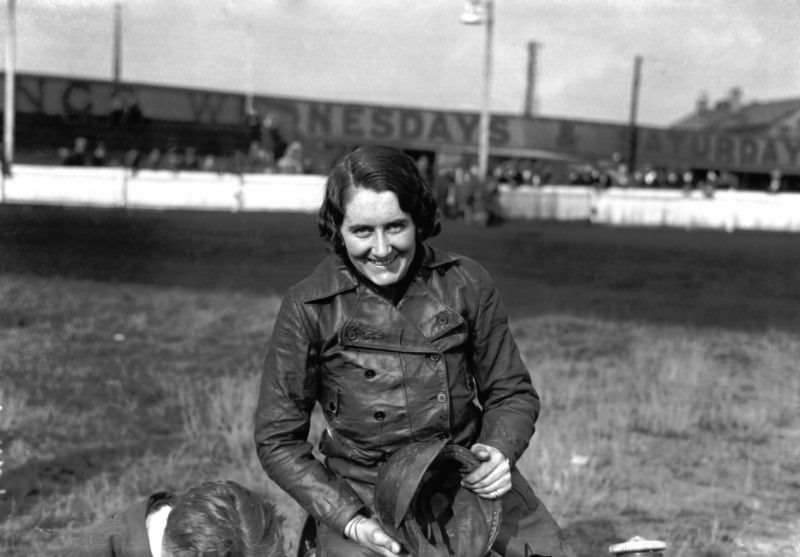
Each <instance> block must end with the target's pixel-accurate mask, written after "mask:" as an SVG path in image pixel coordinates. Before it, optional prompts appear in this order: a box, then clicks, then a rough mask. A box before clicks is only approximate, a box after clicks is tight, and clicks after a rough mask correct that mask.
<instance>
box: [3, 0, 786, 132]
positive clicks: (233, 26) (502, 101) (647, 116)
mask: <svg viewBox="0 0 800 557" xmlns="http://www.w3.org/2000/svg"><path fill="white" fill-rule="evenodd" d="M8 2H9V0H4V1H3V2H2V4H1V5H2V8H1V9H2V18H1V20H0V36H1V37H2V39H3V40H5V38H6V37H7V36H8V10H7V6H8ZM114 3H115V2H114V0H18V1H17V2H16V14H17V42H16V53H17V55H16V66H17V70H18V71H21V72H39V73H55V74H59V75H64V74H66V75H73V76H80V77H88V78H102V79H110V78H111V75H112V67H113V55H112V44H113V12H114V10H113V6H114ZM120 3H121V5H122V29H123V30H122V70H121V74H122V79H123V80H129V81H133V82H139V83H153V84H162V85H177V86H185V87H200V88H211V89H217V90H224V91H234V92H243V93H253V94H256V95H266V96H269V95H275V96H291V97H301V98H310V99H319V100H328V101H348V102H356V103H359V102H361V103H369V104H388V105H401V106H411V107H424V108H435V109H448V110H474V111H478V110H480V107H481V98H482V97H481V84H482V79H483V54H484V52H485V50H484V49H485V28H484V27H483V26H481V25H464V24H463V23H461V21H460V15H461V13H462V11H463V8H464V2H463V0H120ZM494 19H495V26H494V36H493V40H492V48H491V51H492V77H491V80H490V84H491V86H490V108H491V110H492V111H495V112H503V113H509V114H521V113H522V110H523V106H524V102H525V92H526V81H527V79H526V71H527V65H528V50H527V43H528V42H529V41H535V42H537V43H538V44H539V45H540V46H539V48H538V56H537V59H536V65H537V72H536V80H535V85H534V89H535V91H536V113H537V114H539V115H541V116H545V117H554V118H559V117H561V118H577V119H585V120H593V121H604V122H619V123H624V122H627V121H628V120H629V118H630V110H631V99H632V94H633V93H632V89H633V87H632V84H633V75H634V59H635V57H636V56H641V57H642V65H641V80H640V87H639V96H638V111H637V121H638V122H639V123H640V124H649V125H654V126H668V125H670V124H671V123H673V122H675V121H677V120H679V119H681V118H682V117H684V116H686V115H688V114H690V113H691V112H692V111H693V110H694V107H695V104H696V101H697V99H698V97H699V96H700V95H701V94H703V93H705V94H707V95H708V97H709V98H710V99H711V102H712V103H714V102H715V101H717V100H720V99H722V98H724V97H726V96H727V95H728V94H729V92H730V89H731V88H733V87H740V88H741V89H742V91H743V95H744V97H743V100H744V102H745V103H747V102H752V101H767V100H776V99H784V98H791V97H800V33H798V32H797V28H798V24H800V0H494ZM3 66H4V67H5V62H3Z"/></svg>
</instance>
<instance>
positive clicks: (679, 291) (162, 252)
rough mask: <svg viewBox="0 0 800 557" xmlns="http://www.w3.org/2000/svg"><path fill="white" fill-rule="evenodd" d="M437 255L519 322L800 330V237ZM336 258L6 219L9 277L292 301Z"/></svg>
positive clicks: (257, 231) (67, 222) (545, 238)
mask: <svg viewBox="0 0 800 557" xmlns="http://www.w3.org/2000/svg"><path fill="white" fill-rule="evenodd" d="M432 243H433V244H434V245H438V246H440V247H443V248H446V249H451V250H453V251H456V252H459V253H462V254H465V255H468V256H470V257H473V258H475V259H477V260H478V261H480V262H481V263H483V264H484V265H485V266H486V267H487V268H488V269H489V271H490V272H491V273H492V275H493V276H494V278H495V280H496V281H497V284H498V286H499V288H500V291H501V294H502V296H503V298H504V300H505V302H506V305H507V306H508V308H509V312H510V314H511V315H512V316H513V317H525V316H533V315H542V314H549V313H568V314H572V315H581V316H593V317H599V318H607V319H615V320H619V319H626V320H636V321H645V322H659V323H674V324H679V325H686V324H689V325H698V326H706V325H708V326H722V327H726V328H730V329H755V330H764V329H766V328H775V329H787V330H796V329H797V328H798V326H800V312H798V311H797V309H798V302H800V286H798V285H800V249H798V243H800V237H798V236H796V235H790V234H776V233H744V232H737V233H734V234H727V233H724V232H717V231H686V230H675V229H623V228H609V227H601V226H592V225H589V224H588V223H552V222H531V221H528V222H522V221H518V222H508V223H504V224H503V225H501V226H497V227H491V228H478V227H471V226H467V225H465V224H463V223H460V222H454V221H448V222H445V223H444V232H443V233H442V235H441V236H439V237H437V238H435V239H433V240H432ZM324 253H325V246H324V245H323V243H322V241H321V240H320V239H319V237H318V236H317V230H316V222H315V216H314V215H310V214H298V213H294V214H293V213H262V214H253V213H246V214H245V213H239V214H233V213H220V212H200V211H194V212H192V211H169V212H159V211H124V210H109V209H85V208H53V207H49V208H48V207H27V206H8V205H7V206H2V207H0V273H19V274H34V275H38V276H62V277H70V278H77V279H90V280H100V281H107V282H134V283H144V284H154V285H168V286H183V287H188V288H200V289H232V290H241V291H248V292H255V293H263V294H272V293H278V294H280V293H281V292H283V290H284V289H286V288H287V287H288V286H289V285H291V284H293V283H294V282H296V281H298V280H300V279H301V278H302V277H304V276H305V275H306V274H308V273H309V272H310V271H311V270H312V269H313V268H314V266H315V265H316V264H317V262H318V261H319V259H320V258H321V257H322V256H323V255H324Z"/></svg>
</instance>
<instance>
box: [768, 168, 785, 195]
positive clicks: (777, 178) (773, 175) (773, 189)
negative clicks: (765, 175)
mask: <svg viewBox="0 0 800 557" xmlns="http://www.w3.org/2000/svg"><path fill="white" fill-rule="evenodd" d="M782 179H783V174H781V171H780V170H778V169H777V168H775V169H773V170H772V172H770V173H769V187H768V188H767V191H768V192H769V193H778V192H780V191H781V181H782Z"/></svg>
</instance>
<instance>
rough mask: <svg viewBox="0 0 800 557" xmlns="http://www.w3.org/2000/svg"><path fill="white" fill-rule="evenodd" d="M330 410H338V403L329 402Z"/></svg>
mask: <svg viewBox="0 0 800 557" xmlns="http://www.w3.org/2000/svg"><path fill="white" fill-rule="evenodd" d="M328 410H330V411H331V412H336V403H335V402H333V401H330V402H329V403H328Z"/></svg>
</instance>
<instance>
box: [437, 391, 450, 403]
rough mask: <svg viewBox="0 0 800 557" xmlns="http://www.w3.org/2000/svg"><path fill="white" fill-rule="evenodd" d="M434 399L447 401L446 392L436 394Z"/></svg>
mask: <svg viewBox="0 0 800 557" xmlns="http://www.w3.org/2000/svg"><path fill="white" fill-rule="evenodd" d="M436 400H438V401H439V402H447V394H446V393H439V394H438V395H436Z"/></svg>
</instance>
